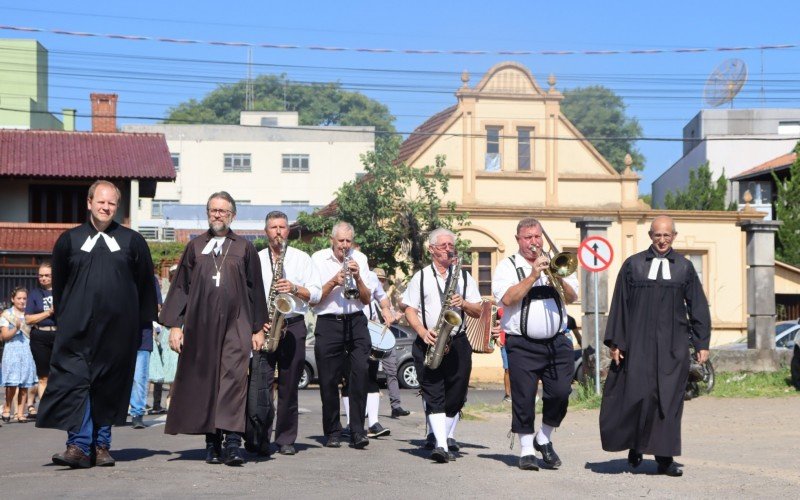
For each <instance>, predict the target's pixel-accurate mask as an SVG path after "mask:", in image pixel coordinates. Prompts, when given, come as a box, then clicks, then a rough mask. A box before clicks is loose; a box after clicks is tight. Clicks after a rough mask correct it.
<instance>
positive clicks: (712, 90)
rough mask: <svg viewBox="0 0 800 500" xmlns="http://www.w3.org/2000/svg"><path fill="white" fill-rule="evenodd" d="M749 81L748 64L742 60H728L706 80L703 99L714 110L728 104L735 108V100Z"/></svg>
mask: <svg viewBox="0 0 800 500" xmlns="http://www.w3.org/2000/svg"><path fill="white" fill-rule="evenodd" d="M746 81H747V64H745V62H744V61H742V60H741V59H726V60H724V61H722V62H721V63H720V64H719V66H717V67H716V68H714V71H712V72H711V75H709V77H708V80H706V86H705V88H704V89H703V99H704V100H705V101H706V104H708V105H709V106H711V107H712V108H716V107H719V106H721V105H723V104H725V103H726V102H730V103H731V107H733V98H734V97H736V94H738V93H739V91H740V90H742V87H743V86H744V82H746Z"/></svg>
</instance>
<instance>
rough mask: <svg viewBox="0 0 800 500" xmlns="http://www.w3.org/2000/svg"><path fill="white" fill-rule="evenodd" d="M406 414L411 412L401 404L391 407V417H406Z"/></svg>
mask: <svg viewBox="0 0 800 500" xmlns="http://www.w3.org/2000/svg"><path fill="white" fill-rule="evenodd" d="M408 415H411V412H410V411H408V410H405V409H403V408H402V407H401V406H398V407H397V408H392V418H397V417H407V416H408Z"/></svg>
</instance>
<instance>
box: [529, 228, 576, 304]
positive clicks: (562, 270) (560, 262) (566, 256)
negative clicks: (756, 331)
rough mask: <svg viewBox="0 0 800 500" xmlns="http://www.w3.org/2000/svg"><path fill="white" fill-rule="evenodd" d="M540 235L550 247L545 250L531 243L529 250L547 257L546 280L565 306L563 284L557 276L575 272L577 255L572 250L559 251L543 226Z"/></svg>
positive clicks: (563, 276) (564, 276) (565, 275)
mask: <svg viewBox="0 0 800 500" xmlns="http://www.w3.org/2000/svg"><path fill="white" fill-rule="evenodd" d="M542 235H543V236H544V238H545V239H546V240H547V244H548V245H550V249H549V250H548V251H547V252H545V251H544V248H543V247H537V246H536V245H531V250H532V251H533V252H534V253H536V254H539V255H544V256H545V257H547V260H548V261H549V264H548V266H547V269H545V270H544V274H545V275H546V276H547V280H548V281H549V282H550V284H551V285H553V288H555V289H556V292H558V296H559V297H561V304H563V305H564V306H566V305H567V301H566V299H565V295H564V284H563V283H561V280H560V279H559V278H566V277H567V276H569V275H570V274H572V273H574V272H575V270H576V269H577V268H578V257H577V256H576V255H575V254H574V253H572V252H559V251H558V247H556V245H555V244H554V243H553V240H551V239H550V236H548V235H547V232H546V231H545V230H544V228H542Z"/></svg>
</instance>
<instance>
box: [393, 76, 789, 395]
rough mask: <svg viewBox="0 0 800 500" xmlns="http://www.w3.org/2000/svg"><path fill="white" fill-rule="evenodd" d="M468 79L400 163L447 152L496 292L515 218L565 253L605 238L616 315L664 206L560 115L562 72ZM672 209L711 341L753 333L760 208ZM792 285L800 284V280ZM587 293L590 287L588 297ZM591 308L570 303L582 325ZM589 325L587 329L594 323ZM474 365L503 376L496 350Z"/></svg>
mask: <svg viewBox="0 0 800 500" xmlns="http://www.w3.org/2000/svg"><path fill="white" fill-rule="evenodd" d="M462 81H463V86H462V87H461V88H460V89H458V91H457V92H456V94H455V95H456V98H457V102H456V104H454V105H453V106H451V107H449V108H447V109H445V110H444V111H441V112H440V113H437V114H436V115H434V116H432V117H431V118H429V119H428V120H427V121H426V122H424V123H423V124H422V125H420V126H419V127H418V128H417V129H416V130H415V131H414V132H413V133H412V134H411V135H410V136H409V137H408V139H407V140H406V141H405V142H404V143H403V146H402V147H401V150H400V159H401V160H402V161H405V162H406V163H407V164H409V165H411V166H417V167H422V166H424V165H432V164H433V163H434V161H435V158H436V156H437V155H445V156H446V165H447V173H448V174H449V175H450V186H449V187H450V190H449V192H448V194H447V200H448V201H455V202H456V203H457V206H458V210H459V211H463V212H468V213H469V219H470V221H471V224H470V225H468V226H466V227H464V228H462V229H461V231H460V233H461V236H462V238H464V239H468V240H470V242H471V246H472V252H473V259H472V262H473V264H472V271H473V276H474V277H475V279H476V280H477V281H478V283H479V286H480V288H481V293H482V294H483V295H489V293H490V283H491V270H493V269H494V267H495V266H496V265H497V263H498V262H499V261H500V259H503V258H507V257H508V256H510V255H513V254H514V253H515V252H516V251H517V244H516V240H515V239H514V234H515V232H516V224H517V222H518V220H519V219H521V218H523V217H527V216H534V217H537V218H539V219H540V220H541V221H542V224H543V227H544V229H545V230H546V231H547V233H548V234H549V235H550V237H551V238H552V239H553V240H554V242H555V244H556V245H557V246H558V247H559V248H560V249H562V250H563V249H566V250H573V251H574V250H575V249H576V248H577V246H578V245H579V243H580V240H581V237H582V236H584V237H585V236H586V235H587V234H602V235H604V236H605V237H607V238H608V240H609V241H610V242H611V244H612V246H613V248H614V260H613V262H612V265H611V267H610V269H609V271H608V272H607V273H601V275H602V278H601V280H602V281H601V283H602V285H603V286H602V287H601V288H600V290H601V291H600V293H599V297H600V301H601V306H600V307H599V310H600V311H601V312H604V311H607V303H608V299H609V298H610V295H611V294H612V293H613V287H614V281H615V280H616V276H617V273H618V271H619V268H620V266H621V264H622V262H623V261H624V260H625V258H627V257H628V256H630V255H632V254H634V253H636V252H639V251H642V250H644V249H646V248H647V247H648V246H649V244H650V240H649V238H648V236H647V231H648V229H649V224H650V220H651V219H652V217H653V216H654V215H655V212H653V211H652V210H651V209H650V207H649V206H647V205H646V204H644V203H642V202H641V201H640V200H639V196H638V194H639V193H638V181H639V177H638V176H637V175H635V174H634V173H632V172H631V171H630V169H629V168H626V169H625V171H624V173H622V174H620V173H618V172H617V171H616V170H615V168H614V167H613V166H612V165H610V164H609V163H608V162H607V161H606V160H605V158H603V157H602V156H601V155H600V154H599V153H598V152H597V150H596V149H595V148H594V147H593V146H592V145H591V144H590V143H589V142H588V141H586V140H585V139H584V138H583V136H582V135H581V133H580V132H579V131H578V129H577V128H576V127H575V126H574V125H573V124H572V123H570V121H569V120H568V119H567V118H566V117H565V116H564V115H563V114H562V113H561V107H560V103H561V100H562V99H563V96H562V94H561V93H560V92H558V91H557V90H556V88H555V85H556V80H555V78H554V77H552V76H551V77H550V78H549V79H548V85H549V88H548V89H547V90H544V89H542V88H541V87H540V86H539V84H538V83H537V82H536V79H535V78H534V77H533V75H532V74H531V73H530V71H529V70H528V69H527V68H525V67H524V66H522V65H520V64H518V63H514V62H504V63H500V64H497V65H496V66H494V67H493V68H491V69H490V70H489V71H488V72H487V73H486V75H484V77H483V78H482V79H481V80H480V82H478V83H477V85H475V86H474V87H473V86H470V85H469V76H468V75H467V74H464V75H463V76H462ZM659 213H661V212H659ZM664 213H667V214H669V215H671V216H672V217H673V218H674V219H675V221H676V225H677V230H678V237H677V239H676V240H675V243H674V246H675V248H676V250H678V251H680V252H682V253H683V254H685V255H687V256H688V257H689V258H690V259H691V261H692V262H693V263H694V265H695V267H696V269H697V270H698V273H699V275H700V278H701V280H702V283H703V286H704V288H705V291H706V295H707V296H708V298H709V302H710V307H711V317H712V321H713V335H712V345H717V344H720V343H725V342H730V341H733V340H735V339H737V338H739V337H741V336H743V335H745V334H746V333H747V329H748V310H747V309H748V308H747V305H746V304H747V287H746V284H747V273H748V270H747V265H746V262H747V257H746V247H747V244H746V243H747V238H746V233H745V232H744V231H743V228H742V227H739V226H737V223H742V222H744V223H746V222H747V221H758V220H761V218H762V217H763V214H761V213H758V212H753V211H742V212H706V211H703V212H699V211H698V212H694V211H680V212H677V211H676V212H664ZM581 228H583V229H581ZM582 231H583V232H582ZM579 274H581V275H582V276H581V277H580V279H581V280H582V281H583V282H586V281H588V280H587V278H586V275H585V274H584V273H579ZM788 280H789V281H790V282H792V281H793V282H794V283H795V285H794V286H795V287H796V283H797V279H796V276H795V277H789V278H788ZM586 290H588V287H585V283H582V284H581V297H582V298H585V297H586V293H585V292H586ZM773 294H774V292H773ZM587 306H588V304H581V303H578V304H574V305H571V306H569V312H570V315H572V316H574V317H575V318H576V319H577V320H578V323H579V324H581V320H582V318H584V314H585V313H586V311H587V310H589V309H590V308H589V307H587ZM750 315H752V311H750ZM601 316H602V315H601ZM586 317H592V318H593V316H591V315H588V316H586ZM584 326H585V328H584V329H583V330H584V332H585V333H586V332H588V331H589V330H590V329H589V328H588V326H589V325H584ZM592 330H593V329H592ZM600 331H601V332H602V327H601V329H600ZM473 363H474V369H473V380H476V381H480V380H486V381H489V380H490V381H499V380H502V374H501V372H502V368H501V363H500V356H499V353H498V352H495V353H494V354H492V355H484V356H477V355H476V356H475V357H474V358H473Z"/></svg>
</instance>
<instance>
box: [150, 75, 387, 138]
mask: <svg viewBox="0 0 800 500" xmlns="http://www.w3.org/2000/svg"><path fill="white" fill-rule="evenodd" d="M246 88H247V81H246V80H242V81H240V82H237V83H234V84H230V85H221V86H220V87H219V88H217V89H216V90H213V91H211V92H210V93H209V94H208V95H206V96H205V97H204V98H203V99H202V100H200V101H198V100H196V99H190V100H189V101H186V102H183V103H181V104H179V105H177V106H175V107H174V108H170V110H169V116H168V117H167V119H166V120H165V122H166V123H219V124H238V123H239V113H240V112H241V111H243V110H244V109H245V97H246ZM253 95H254V101H253V102H254V108H253V109H254V110H256V111H297V112H298V115H299V120H300V125H310V126H315V125H342V126H367V125H372V126H374V127H375V130H376V132H378V134H377V135H376V138H377V139H376V142H383V141H385V140H387V139H388V140H393V141H397V140H399V138H395V135H394V133H395V128H394V116H392V114H391V113H389V108H387V107H386V106H385V105H383V104H381V103H379V102H377V101H375V100H373V99H370V98H369V97H367V96H365V95H363V94H360V93H358V92H350V91H347V90H343V89H342V88H341V85H340V84H339V83H310V84H305V83H299V82H292V81H290V80H288V79H287V78H286V76H285V75H281V76H274V75H261V76H259V77H257V78H256V79H255V80H254V81H253Z"/></svg>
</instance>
